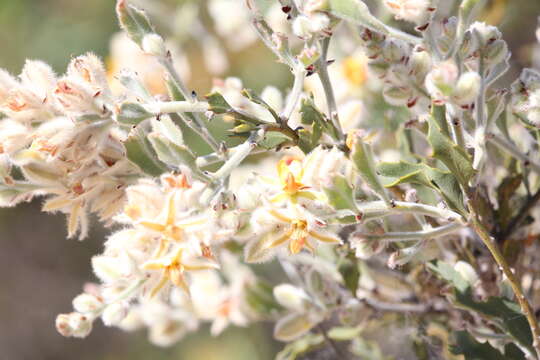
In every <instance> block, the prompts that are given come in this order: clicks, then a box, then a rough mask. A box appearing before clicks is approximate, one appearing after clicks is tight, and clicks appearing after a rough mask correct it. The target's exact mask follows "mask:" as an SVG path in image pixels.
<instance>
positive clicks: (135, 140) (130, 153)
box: [124, 128, 166, 176]
mask: <svg viewBox="0 0 540 360" xmlns="http://www.w3.org/2000/svg"><path fill="white" fill-rule="evenodd" d="M124 146H125V147H126V152H127V158H128V160H129V161H131V162H132V163H133V164H135V165H136V166H138V167H139V168H140V169H141V171H142V172H143V173H145V174H148V175H150V176H159V175H161V174H162V173H163V172H165V171H166V167H164V166H163V165H162V164H161V163H160V162H159V160H158V159H157V156H156V154H155V152H154V151H153V150H152V147H151V145H150V143H149V142H148V139H147V138H146V135H145V134H144V132H143V131H142V129H139V128H135V129H133V130H132V131H131V133H130V135H129V137H128V138H127V139H126V141H125V142H124Z"/></svg>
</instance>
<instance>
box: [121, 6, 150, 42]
mask: <svg viewBox="0 0 540 360" xmlns="http://www.w3.org/2000/svg"><path fill="white" fill-rule="evenodd" d="M116 15H117V16H118V20H119V21H120V26H121V27H122V29H123V30H124V31H125V32H126V34H127V35H128V36H129V38H130V39H131V40H133V41H134V42H135V43H136V44H137V45H139V46H142V40H143V38H144V36H145V35H148V34H153V33H154V28H153V27H152V24H151V23H150V20H148V17H147V16H146V13H145V12H144V11H142V10H140V9H138V8H136V7H135V6H133V5H130V4H128V2H127V0H118V1H117V3H116Z"/></svg>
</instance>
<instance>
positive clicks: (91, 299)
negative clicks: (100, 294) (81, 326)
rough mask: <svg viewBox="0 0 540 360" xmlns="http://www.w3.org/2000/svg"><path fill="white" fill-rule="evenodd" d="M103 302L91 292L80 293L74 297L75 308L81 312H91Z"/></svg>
mask: <svg viewBox="0 0 540 360" xmlns="http://www.w3.org/2000/svg"><path fill="white" fill-rule="evenodd" d="M101 306H103V302H102V301H101V300H100V299H98V298H97V297H96V296H94V295H91V294H86V293H85V294H80V295H78V296H77V297H76V298H75V299H73V308H74V309H75V311H78V312H80V313H89V312H94V311H96V310H98V309H99V308H100V307H101Z"/></svg>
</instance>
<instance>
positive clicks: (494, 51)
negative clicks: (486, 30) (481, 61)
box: [484, 40, 508, 65]
mask: <svg viewBox="0 0 540 360" xmlns="http://www.w3.org/2000/svg"><path fill="white" fill-rule="evenodd" d="M507 56H508V45H507V44H506V41H504V40H495V41H494V42H492V43H491V44H489V45H488V47H487V50H486V54H485V55H484V57H485V58H486V62H487V63H488V64H489V65H495V64H498V63H500V62H501V61H504V60H506V57H507Z"/></svg>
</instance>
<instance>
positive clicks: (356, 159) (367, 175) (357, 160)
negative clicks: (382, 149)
mask: <svg viewBox="0 0 540 360" xmlns="http://www.w3.org/2000/svg"><path fill="white" fill-rule="evenodd" d="M349 136H350V139H352V142H351V146H350V147H351V153H350V158H351V160H352V162H353V164H354V166H355V168H356V170H358V173H359V174H360V177H361V178H362V180H364V182H365V183H366V184H367V185H368V186H369V187H370V188H371V190H373V191H374V192H375V193H376V194H377V195H378V196H379V197H380V198H381V199H383V200H384V201H385V202H388V201H389V199H388V195H387V194H386V190H385V189H384V187H383V185H382V183H381V180H380V179H379V176H378V175H377V173H376V171H375V163H374V161H373V152H372V150H371V145H369V144H368V143H366V142H365V141H364V139H363V138H362V135H361V134H351V135H349Z"/></svg>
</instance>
